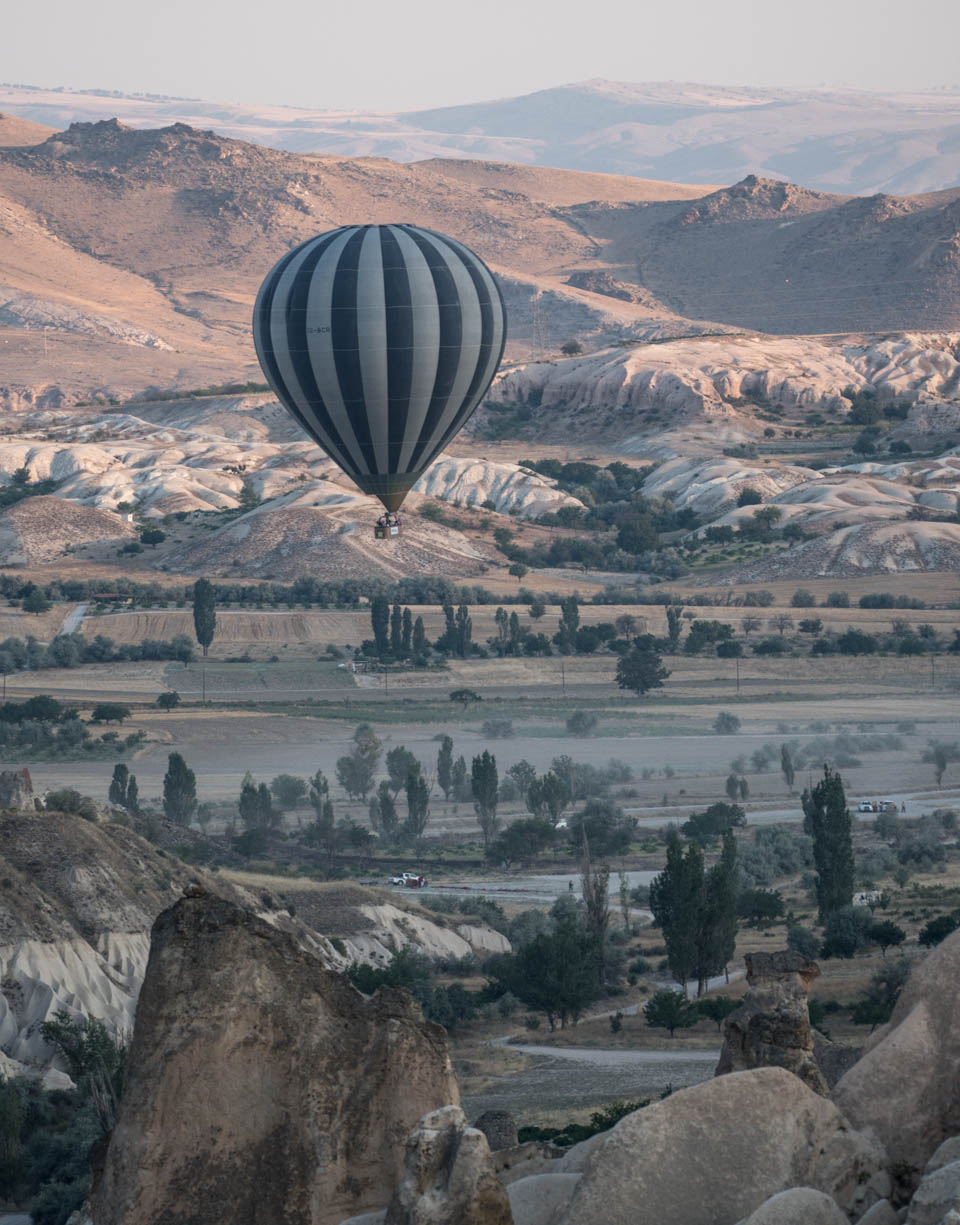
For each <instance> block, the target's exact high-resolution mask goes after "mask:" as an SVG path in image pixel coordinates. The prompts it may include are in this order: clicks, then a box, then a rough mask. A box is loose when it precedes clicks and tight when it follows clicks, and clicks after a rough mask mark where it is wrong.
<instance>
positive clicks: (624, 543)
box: [617, 514, 660, 553]
mask: <svg viewBox="0 0 960 1225" xmlns="http://www.w3.org/2000/svg"><path fill="white" fill-rule="evenodd" d="M659 540H660V537H659V533H658V532H657V525H656V522H655V520H654V518H653V516H652V515H648V514H640V515H631V516H630V517H629V518H628V519H626V520H625V521H624V522H622V523H621V524H620V526H619V527H618V528H617V548H619V549H623V551H624V553H649V552H652V551H653V550H654V549H655V548H656V547H657V544H658V543H659Z"/></svg>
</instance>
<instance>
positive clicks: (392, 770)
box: [386, 744, 420, 799]
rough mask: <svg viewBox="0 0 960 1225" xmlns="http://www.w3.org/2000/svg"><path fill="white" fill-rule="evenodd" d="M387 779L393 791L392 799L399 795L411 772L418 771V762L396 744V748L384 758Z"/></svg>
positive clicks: (404, 748)
mask: <svg viewBox="0 0 960 1225" xmlns="http://www.w3.org/2000/svg"><path fill="white" fill-rule="evenodd" d="M386 767H387V777H388V778H389V779H390V787H391V789H392V791H393V795H394V799H396V797H397V796H398V795H399V794H400V792H401V790H402V789H403V788H404V787H405V786H406V785H407V777H408V776H409V774H410V772H411V770H412V771H416V770H419V769H420V762H419V761H418V760H417V758H416V756H415V755H414V754H413V753H411V752H410V750H409V749H408V748H407V747H406V746H405V745H403V744H398V745H397V747H396V748H394V749H390V750H389V751H388V752H387V756H386Z"/></svg>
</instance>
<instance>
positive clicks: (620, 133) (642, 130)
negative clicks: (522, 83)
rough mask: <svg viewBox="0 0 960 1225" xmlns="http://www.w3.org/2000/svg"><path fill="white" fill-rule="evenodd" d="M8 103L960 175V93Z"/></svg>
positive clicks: (829, 185) (878, 186)
mask: <svg viewBox="0 0 960 1225" xmlns="http://www.w3.org/2000/svg"><path fill="white" fill-rule="evenodd" d="M0 111H7V112H9V113H11V114H14V115H18V116H20V117H22V118H24V119H28V120H33V121H34V122H37V123H42V124H47V125H49V126H52V127H57V128H63V127H66V126H67V125H68V124H70V123H72V122H74V121H95V120H98V119H106V118H110V117H113V116H117V117H119V118H120V119H121V120H122V121H123V122H124V123H127V124H130V125H132V126H136V127H160V126H163V125H166V124H170V123H176V122H184V123H188V124H190V125H191V126H195V127H209V128H213V129H214V130H216V131H217V132H219V133H221V134H223V135H226V136H231V137H234V138H239V139H244V140H249V141H254V142H257V143H259V144H263V145H267V146H271V147H274V148H281V149H286V150H288V151H291V152H297V153H311V152H312V153H322V154H328V155H334V156H339V157H389V158H392V159H393V160H396V161H418V160H421V159H424V158H430V157H458V158H459V157H469V158H481V159H487V160H494V161H507V162H520V163H525V164H530V165H539V166H557V167H560V168H563V169H570V170H584V171H593V172H599V173H610V174H626V175H638V176H640V177H643V178H653V179H663V180H668V181H680V182H688V183H719V182H733V181H735V180H737V179H742V178H744V177H745V176H746V175H748V174H757V175H760V176H762V177H767V178H777V179H788V180H790V181H792V182H800V183H804V184H806V185H807V186H809V187H814V188H817V189H819V190H822V191H829V192H837V193H841V194H848V195H858V194H873V193H876V192H886V193H891V194H914V193H917V192H929V191H937V190H941V189H944V188H948V187H953V186H956V185H958V184H960V91H958V90H952V91H929V92H922V91H912V92H896V91H868V90H856V89H841V88H818V89H805V90H801V89H777V88H759V87H751V86H719V85H698V84H692V83H684V82H651V83H629V82H617V81H603V80H594V81H582V82H575V83H571V84H568V85H560V86H557V87H555V88H552V89H544V90H538V91H537V92H535V93H532V94H525V95H522V96H520V97H516V98H501V99H493V100H484V101H480V102H476V103H470V104H466V105H460V106H452V107H437V108H431V109H423V110H417V111H408V112H392V113H391V112H376V111H368V112H363V111H335V110H320V109H316V110H309V109H305V108H295V107H284V106H276V105H269V104H264V105H252V104H241V103H223V102H215V101H202V100H194V99H183V98H164V97H157V96H136V97H130V96H125V95H123V94H117V93H112V92H111V91H108V90H96V91H89V92H80V91H74V92H71V91H67V90H54V89H43V88H33V87H25V86H10V85H7V86H0Z"/></svg>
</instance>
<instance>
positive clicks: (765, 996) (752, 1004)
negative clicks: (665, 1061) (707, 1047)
mask: <svg viewBox="0 0 960 1225" xmlns="http://www.w3.org/2000/svg"><path fill="white" fill-rule="evenodd" d="M745 960H746V963H747V982H748V984H749V986H750V990H749V991H748V992H747V994H746V995H745V996H744V997H743V1001H742V1003H741V1004H740V1007H739V1008H738V1009H737V1010H736V1012H732V1013H731V1014H730V1016H728V1017H727V1019H726V1020H725V1021H724V1023H723V1050H722V1051H721V1052H720V1062H719V1063H718V1064H717V1072H716V1074H717V1076H723V1075H725V1074H726V1073H728V1072H740V1071H743V1070H744V1069H746V1068H762V1067H777V1068H786V1069H787V1071H788V1072H793V1073H794V1075H795V1076H798V1077H799V1078H800V1079H801V1080H802V1081H803V1083H804V1084H805V1085H807V1087H808V1088H810V1089H812V1090H813V1091H814V1093H820V1094H823V1095H824V1096H826V1093H827V1082H826V1081H825V1080H824V1077H823V1073H822V1072H821V1071H820V1069H819V1067H818V1066H817V1061H816V1058H815V1056H814V1050H813V1030H812V1028H811V1026H810V1014H809V1012H808V1010H807V992H808V991H809V990H810V984H811V983H812V982H813V980H814V979H815V978H817V977H818V976H819V974H820V967H819V966H818V965H817V963H816V962H815V961H809V960H808V959H807V958H806V957H803V956H802V955H801V954H800V953H793V952H788V951H786V950H784V951H783V952H779V953H747V955H746V958H745Z"/></svg>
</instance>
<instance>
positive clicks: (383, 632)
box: [370, 595, 390, 655]
mask: <svg viewBox="0 0 960 1225" xmlns="http://www.w3.org/2000/svg"><path fill="white" fill-rule="evenodd" d="M370 628H371V629H372V631H373V641H374V643H375V644H376V648H377V654H378V655H385V654H386V653H387V651H388V650H389V649H390V604H389V602H388V601H387V597H386V596H382V595H375V596H374V597H373V599H372V600H371V601H370Z"/></svg>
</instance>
